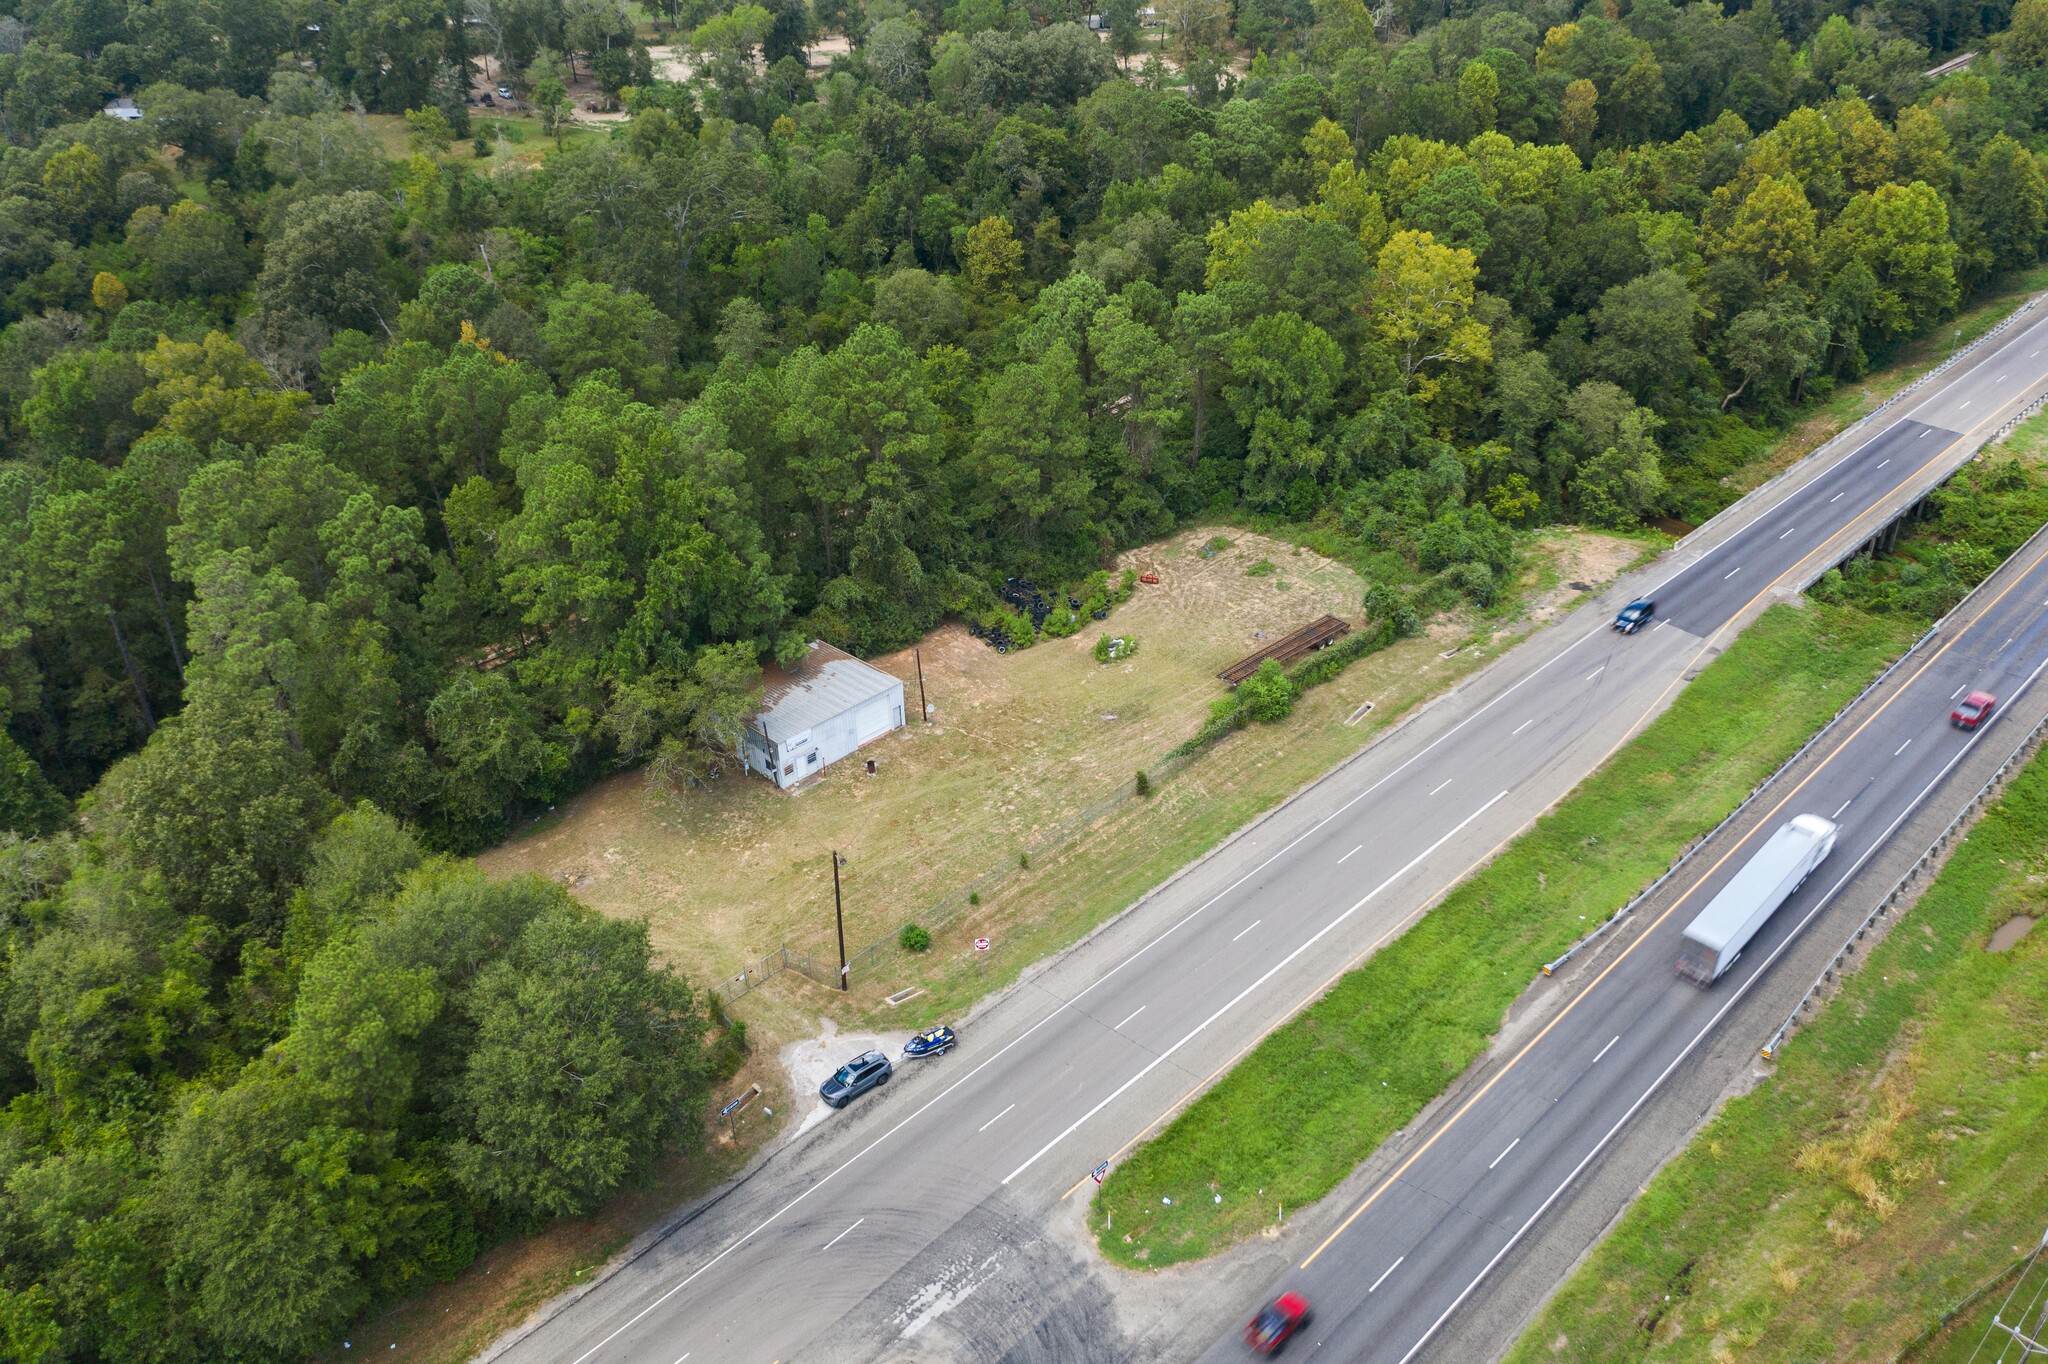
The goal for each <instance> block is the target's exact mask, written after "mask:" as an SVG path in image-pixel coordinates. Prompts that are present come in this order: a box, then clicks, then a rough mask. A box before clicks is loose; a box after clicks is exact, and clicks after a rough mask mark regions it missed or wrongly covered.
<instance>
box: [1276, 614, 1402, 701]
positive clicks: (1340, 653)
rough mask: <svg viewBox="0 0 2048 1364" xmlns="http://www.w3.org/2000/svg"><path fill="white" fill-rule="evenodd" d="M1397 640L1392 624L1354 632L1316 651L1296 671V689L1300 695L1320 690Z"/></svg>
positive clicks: (1386, 623)
mask: <svg viewBox="0 0 2048 1364" xmlns="http://www.w3.org/2000/svg"><path fill="white" fill-rule="evenodd" d="M1395 638H1396V636H1395V634H1394V623H1393V622H1392V621H1390V620H1383V621H1381V622H1379V623H1378V624H1377V625H1370V626H1367V627H1366V628H1365V629H1363V630H1357V631H1354V632H1352V633H1351V634H1349V635H1347V636H1345V637H1344V638H1343V639H1341V640H1339V641H1337V643H1335V644H1332V645H1331V646H1330V647H1329V648H1327V649H1318V650H1316V652H1315V653H1313V654H1311V655H1310V656H1309V657H1308V660H1307V661H1306V662H1304V663H1302V664H1300V665H1299V666H1298V667H1296V668H1295V670H1294V672H1293V674H1292V675H1293V677H1294V685H1295V687H1296V688H1297V689H1298V690H1300V691H1307V690H1308V689H1309V688H1310V687H1320V686H1321V685H1322V684H1323V683H1325V682H1328V681H1329V680H1330V679H1331V678H1333V677H1335V676H1336V675H1337V674H1338V673H1341V672H1343V671H1344V670H1345V669H1346V668H1348V667H1350V666H1351V665H1352V664H1353V663H1356V662H1357V661H1358V660H1359V659H1361V658H1364V657H1365V656H1366V655H1367V654H1370V653H1377V652H1378V651H1380V650H1381V649H1384V648H1386V647H1387V646H1388V645H1389V644H1392V643H1393V642H1394V640H1395Z"/></svg>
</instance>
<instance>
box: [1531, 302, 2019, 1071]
mask: <svg viewBox="0 0 2048 1364" xmlns="http://www.w3.org/2000/svg"><path fill="white" fill-rule="evenodd" d="M2037 301H2039V300H2038V298H2029V299H2027V300H2026V302H2024V303H2022V304H2020V305H2019V307H2017V308H2015V309H2013V310H2012V311H2011V312H2010V313H2007V314H2006V315H2005V317H2004V318H2002V319H2001V320H2000V321H1999V322H1998V323H1997V325H1995V326H1993V327H1991V328H1990V329H1989V330H1987V331H1986V332H1985V333H1984V334H1983V335H1982V336H1979V337H1978V338H1977V339H1976V340H1974V341H1972V342H1971V343H1970V344H1969V345H1967V346H1964V347H1963V348H1962V349H1960V350H1958V351H1956V352H1955V353H1954V354H1952V355H1950V356H1949V357H1948V358H1947V359H1946V360H1943V361H1942V362H1941V363H1940V364H1939V365H1936V366H1935V367H1934V368H1933V369H1930V370H1929V371H1927V373H1925V374H1923V375H1921V376H1920V377H1919V378H1918V379H1915V380H1914V381H1913V382H1912V383H1910V384H1907V385H1906V386H1905V387H1904V388H1901V389H1900V390H1899V391H1898V392H1896V393H1894V394H1892V395H1891V397H1889V398H1886V399H1885V400H1884V401H1883V402H1882V403H1879V404H1878V405H1877V406H1876V407H1874V408H1872V409H1871V410H1870V411H1868V412H1866V413H1864V414H1863V416H1861V417H1859V418H1857V420H1856V421H1855V422H1854V423H1852V424H1851V425H1850V426H1848V427H1846V428H1845V429H1843V430H1842V431H1840V432H1837V433H1836V434H1835V435H1834V436H1833V437H1831V438H1829V439H1828V440H1827V441H1825V442H1823V443H1822V444H1821V445H1819V446H1817V447H1815V448H1814V450H1813V452H1812V454H1809V455H1808V456H1807V457H1806V458H1807V459H1809V460H1810V459H1813V458H1814V457H1815V456H1817V455H1820V454H1821V453H1822V452H1823V451H1826V450H1827V449H1828V448H1829V447H1830V446H1833V445H1838V444H1840V443H1842V442H1845V441H1847V440H1849V439H1850V438H1851V437H1853V436H1856V435H1857V433H1858V432H1859V431H1860V430H1861V429H1862V428H1863V427H1864V426H1866V425H1868V424H1869V423H1870V422H1871V421H1872V420H1874V419H1875V418H1876V417H1877V416H1878V415H1879V414H1881V413H1883V412H1884V411H1885V410H1886V409H1888V408H1890V407H1891V406H1892V405H1893V404H1895V403H1897V402H1899V401H1900V400H1901V399H1903V398H1905V397H1907V396H1908V395H1909V394H1911V393H1912V392H1913V391H1914V390H1916V389H1918V388H1920V387H1921V386H1922V385H1924V384H1926V383H1928V382H1929V381H1930V380H1932V379H1934V378H1935V377H1936V376H1937V375H1939V374H1941V373H1943V372H1944V371H1946V370H1948V369H1950V368H1953V367H1954V366H1955V365H1956V364H1957V363H1959V362H1960V361H1962V360H1963V359H1964V358H1965V357H1967V356H1968V355H1969V354H1970V353H1971V352H1973V351H1975V350H1977V349H1978V348H1979V347H1981V346H1983V345H1984V343H1985V342H1987V341H1989V340H1991V338H1993V337H1994V336H1997V335H1998V334H1999V333H2000V332H2003V331H2004V330H2006V328H2008V327H2010V326H2011V325H2012V324H2013V323H2014V322H2017V321H2018V320H2019V319H2020V317H2021V315H2022V314H2024V313H2026V312H2028V311H2030V310H2032V308H2033V307H2034V304H2035V303H2036V302H2037ZM2044 406H2048V391H2044V392H2043V393H2041V394H2039V395H2037V396H2036V397H2035V398H2034V399H2033V400H2032V401H2031V402H2029V403H2028V404H2027V405H2026V406H2025V407H2023V408H2021V409H2020V410H2019V411H2018V412H2016V413H2014V414H2013V415H2012V416H2011V417H2009V418H2007V419H2006V421H2005V422H2004V424H2003V425H2001V426H2000V427H1999V428H1998V430H1997V431H1995V432H1993V433H1992V434H1991V435H1990V436H1989V437H1987V438H1986V439H1985V441H1984V443H1983V444H1982V445H1979V446H1978V447H1977V449H1976V450H1974V451H1972V452H1971V453H1970V456H1969V458H1967V459H1965V460H1964V461H1963V463H1964V464H1968V463H1969V462H1970V460H1971V459H1974V458H1976V456H1977V454H1978V453H1979V452H1981V451H1982V450H1984V449H1987V448H1989V447H1990V446H1993V445H1996V444H1997V443H1998V442H1999V441H2001V440H2004V439H2005V438H2006V437H2007V436H2009V435H2011V434H2012V433H2013V431H2014V430H2016V429H2017V428H2018V427H2019V425H2020V423H2021V422H2024V421H2026V420H2027V419H2028V418H2029V417H2031V416H2033V415H2034V414H2035V413H2037V412H2039V411H2041V409H2042V408H2043V407H2044ZM1859 443H1860V442H1859ZM1802 462H1804V461H1802ZM1745 500H1746V499H1743V498H1738V499H1736V500H1735V501H1734V502H1731V503H1729V504H1728V505H1727V506H1726V507H1723V508H1722V509H1721V510H1720V511H1718V512H1716V513H1715V514H1714V515H1713V516H1711V517H1709V518H1707V520H1705V521H1704V522H1702V523H1701V524H1700V525H1699V526H1697V527H1695V528H1694V530H1693V534H1694V535H1698V534H1699V533H1700V531H1702V530H1705V529H1706V528H1707V527H1708V526H1711V525H1713V524H1714V522H1716V521H1718V520H1720V519H1721V517H1723V516H1725V515H1727V514H1728V513H1730V512H1732V511H1734V510H1735V509H1736V508H1737V507H1738V506H1740V505H1741V504H1742V502H1743V501H1745ZM2030 539H2031V537H2030ZM2022 548H2024V546H2022ZM1826 572H1827V570H1826V569H1825V568H1823V569H1821V570H1820V571H1819V572H1817V573H1815V574H1813V575H1812V576H1813V579H1814V580H1816V581H1817V580H1818V579H1820V578H1821V577H1823V576H1824V575H1825V574H1826ZM1986 581H1987V582H1988V581H1989V578H1988V577H1987V578H1986ZM1812 585H1813V583H1812V582H1811V581H1809V582H1805V583H1801V584H1800V585H1799V590H1801V591H1804V590H1805V589H1806V588H1808V587H1811V586H1812ZM1974 594H1975V589H1972V591H1971V593H1970V594H1968V595H1965V596H1964V598H1963V600H1962V601H1961V602H1957V603H1956V605H1955V606H1954V607H1952V608H1950V610H1949V611H1948V612H1947V613H1946V614H1944V615H1943V616H1942V618H1941V620H1939V621H1936V622H1935V623H1934V625H1933V626H1932V627H1931V628H1929V630H1928V631H1927V633H1926V634H1924V635H1922V636H1920V638H1919V639H1917V640H1915V641H1913V645H1912V647H1911V648H1909V649H1907V650H1906V651H1905V652H1904V653H1902V654H1900V655H1899V656H1898V657H1897V658H1895V659H1893V660H1892V662H1891V664H1890V665H1889V666H1887V667H1886V668H1885V670H1884V671H1883V672H1881V673H1879V674H1878V675H1877V676H1876V677H1875V678H1873V679H1872V680H1871V681H1870V683H1869V685H1868V686H1866V687H1864V688H1863V690H1862V691H1860V692H1858V693H1856V695H1855V697H1854V698H1853V699H1851V700H1850V701H1849V703H1848V704H1847V705H1845V706H1843V707H1842V708H1841V709H1840V710H1838V711H1836V712H1835V713H1834V715H1833V716H1831V717H1829V719H1828V722H1827V723H1826V724H1825V725H1822V726H1821V727H1820V728H1819V729H1818V730H1816V731H1815V732H1814V734H1813V736H1812V737H1811V738H1809V739H1808V740H1807V741H1806V742H1805V743H1803V744H1801V745H1800V746H1799V750H1798V751H1797V752H1796V753H1794V754H1793V755H1792V756H1791V757H1789V758H1787V759H1786V760H1785V761H1784V762H1783V763H1781V764H1780V765H1779V766H1778V768H1777V770H1776V771H1774V772H1772V773H1771V774H1770V775H1769V776H1767V777H1765V778H1764V779H1763V780H1762V781H1761V782H1759V783H1758V784H1757V785H1756V786H1755V787H1754V788H1753V789H1751V791H1750V793H1749V794H1748V795H1747V796H1744V797H1743V799H1742V803H1741V804H1740V805H1738V806H1736V807H1735V808H1734V809H1733V810H1730V811H1729V812H1728V814H1727V815H1726V816H1725V817H1724V818H1723V819H1722V820H1721V822H1720V823H1719V824H1716V825H1715V826H1714V827H1713V828H1711V829H1709V830H1708V831H1707V832H1706V833H1704V834H1702V835H1701V836H1700V837H1698V838H1696V839H1694V840H1693V841H1692V842H1691V843H1689V844H1687V845H1686V848H1685V851H1684V852H1682V853H1680V854H1679V855H1678V857H1677V859H1676V860H1675V861H1673V862H1672V864H1671V865H1670V866H1669V867H1666V868H1665V869H1664V873H1663V875H1661V876H1659V877H1658V878H1657V879H1656V880H1654V881H1652V882H1651V883H1650V884H1649V885H1648V886H1646V887H1644V888H1643V889H1642V890H1641V891H1639V892H1637V893H1636V895H1635V896H1634V897H1633V898H1631V899H1630V900H1629V902H1628V903H1627V904H1625V905H1623V906H1622V907H1621V908H1620V909H1618V910H1616V911H1615V912H1614V913H1613V914H1612V915H1611V916H1609V917H1608V919H1607V920H1606V921H1605V922H1604V923H1602V924H1601V925H1600V926H1599V927H1598V928H1595V929H1594V930H1593V931H1592V932H1590V933H1588V934H1586V935H1585V936H1584V937H1582V938H1580V939H1579V940H1578V941H1577V942H1575V943H1573V944H1572V945H1571V946H1570V947H1568V948H1566V949H1565V952H1564V955H1562V956H1560V957H1558V958H1556V959H1555V960H1553V961H1548V962H1545V963H1544V964H1543V972H1542V973H1543V974H1544V975H1546V976H1549V975H1554V974H1555V973H1556V972H1557V969H1558V968H1559V967H1560V966H1563V965H1564V964H1565V963H1566V962H1568V961H1570V960H1571V959H1572V958H1573V957H1575V956H1577V955H1578V954H1579V953H1580V952H1581V951H1583V950H1585V948H1587V947H1588V946H1590V945H1591V944H1592V943H1593V942H1595V941H1596V940H1598V939H1599V938H1601V937H1604V936H1605V935H1606V934H1607V933H1608V932H1609V931H1610V930H1612V929H1614V928H1615V927H1617V926H1618V925H1620V923H1621V922H1622V921H1623V920H1624V919H1626V918H1627V917H1628V916H1629V915H1630V914H1632V913H1633V912H1634V911H1635V910H1636V909H1637V908H1638V907H1639V906H1641V905H1642V903H1643V902H1644V901H1646V900H1648V899H1649V898H1650V897H1651V896H1653V895H1655V894H1656V893H1657V891H1658V890H1659V889H1661V888H1662V887H1663V885H1664V883H1665V882H1666V881H1668V880H1670V879H1671V877H1672V876H1674V875H1675V874H1677V872H1678V871H1679V869H1680V868H1682V867H1684V866H1685V864H1686V863H1687V862H1689V861H1691V860H1692V855H1693V853H1694V852H1696V851H1698V850H1699V849H1700V848H1701V847H1702V846H1704V845H1705V844H1707V843H1708V842H1710V841H1712V839H1713V838H1714V836H1715V835H1716V834H1718V833H1720V832H1721V831H1722V830H1723V829H1725V828H1727V827H1728V825H1729V824H1730V823H1731V822H1732V821H1733V820H1734V819H1735V818H1736V817H1737V816H1739V815H1740V814H1741V813H1742V812H1743V811H1744V810H1747V809H1748V808H1749V806H1750V803H1751V802H1752V801H1754V800H1755V799H1756V798H1757V797H1758V796H1760V795H1762V794H1763V793H1764V792H1765V791H1766V790H1767V789H1769V788H1770V786H1771V784H1772V783H1773V782H1775V781H1776V780H1777V779H1778V777H1779V775H1780V774H1781V773H1783V772H1784V771H1785V770H1786V769H1788V768H1790V767H1791V766H1792V765H1793V764H1794V763H1796V762H1798V761H1799V760H1800V759H1801V758H1802V757H1804V756H1806V752H1807V750H1808V749H1810V748H1812V747H1813V746H1814V744H1816V743H1818V742H1820V740H1821V738H1822V736H1824V735H1825V734H1827V732H1828V731H1829V730H1831V729H1833V728H1834V727H1835V724H1836V722H1838V721H1839V720H1840V719H1841V718H1842V717H1843V716H1844V715H1845V714H1847V713H1848V712H1849V711H1850V710H1851V709H1853V708H1854V707H1855V706H1856V704H1857V702H1859V701H1861V700H1862V699H1863V698H1864V697H1865V696H1867V695H1869V694H1870V693H1871V692H1872V691H1874V690H1875V689H1877V688H1878V687H1880V686H1882V685H1883V684H1884V681H1885V679H1886V678H1888V677H1890V676H1891V675H1892V673H1893V671H1894V670H1895V669H1897V668H1898V666H1899V665H1900V664H1901V663H1904V662H1905V661H1906V660H1907V659H1908V658H1911V657H1912V656H1913V655H1914V654H1915V653H1917V652H1919V650H1920V649H1921V647H1922V646H1924V645H1925V644H1926V643H1927V641H1928V640H1930V639H1932V638H1933V637H1934V636H1935V634H1936V633H1938V632H1939V631H1940V629H1941V627H1942V625H1943V624H1945V623H1946V622H1947V621H1948V619H1949V617H1950V616H1953V615H1954V614H1955V613H1956V611H1958V610H1960V609H1962V606H1963V603H1964V602H1967V601H1968V600H1969V599H1970V596H1971V595H1974ZM1781 1032H1782V1030H1781ZM1765 1054H1766V1055H1769V1052H1768V1051H1766V1053H1765Z"/></svg>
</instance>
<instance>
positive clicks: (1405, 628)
mask: <svg viewBox="0 0 2048 1364" xmlns="http://www.w3.org/2000/svg"><path fill="white" fill-rule="evenodd" d="M1365 614H1366V615H1367V616H1368V617H1369V618H1371V619H1373V620H1387V621H1392V622H1393V623H1394V634H1395V635H1396V636H1397V637H1406V636H1408V635H1412V634H1414V633H1415V632H1416V631H1417V630H1420V629H1421V628H1422V616H1421V613H1420V612H1418V611H1417V610H1416V609H1415V604H1414V603H1413V602H1412V601H1410V600H1409V599H1408V594H1407V593H1405V592H1403V591H1402V590H1401V589H1400V588H1398V587H1396V586H1394V585H1393V584H1392V583H1384V582H1381V583H1374V584H1373V585H1372V586H1371V587H1368V588H1367V589H1366V590H1365Z"/></svg>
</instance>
